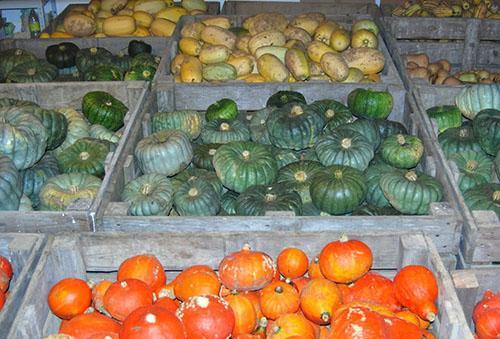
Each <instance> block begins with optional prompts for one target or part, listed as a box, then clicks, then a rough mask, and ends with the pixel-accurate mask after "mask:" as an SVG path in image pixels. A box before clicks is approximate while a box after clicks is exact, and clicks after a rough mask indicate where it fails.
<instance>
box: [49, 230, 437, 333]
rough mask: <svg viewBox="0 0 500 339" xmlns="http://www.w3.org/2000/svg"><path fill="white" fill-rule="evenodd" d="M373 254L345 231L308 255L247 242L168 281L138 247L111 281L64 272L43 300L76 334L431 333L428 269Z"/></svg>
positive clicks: (432, 292)
mask: <svg viewBox="0 0 500 339" xmlns="http://www.w3.org/2000/svg"><path fill="white" fill-rule="evenodd" d="M372 261H373V256H372V252H371V250H370V248H369V247H368V246H367V245H366V244H365V243H363V242H361V241H359V240H348V239H347V238H345V237H343V238H342V239H340V240H337V241H333V242H331V243H329V244H327V245H326V246H325V247H324V248H323V249H322V251H321V253H320V254H319V255H318V257H316V258H314V259H313V260H312V261H309V259H308V257H307V256H306V254H305V253H304V252H303V251H302V250H300V249H297V248H286V249H284V250H283V251H281V253H280V254H279V255H278V258H277V260H276V263H275V262H274V261H273V259H272V258H271V257H270V256H268V255H267V254H265V253H263V252H258V251H253V250H251V249H250V248H249V247H248V246H245V247H244V248H243V249H242V250H241V251H238V252H235V253H231V254H229V255H227V256H226V257H224V258H223V259H222V261H221V262H220V264H219V267H218V272H216V271H214V270H213V269H212V268H211V267H209V266H204V265H195V266H191V267H189V268H187V269H185V270H184V271H182V272H181V273H180V274H179V275H178V276H177V277H175V279H173V280H172V281H170V282H167V277H166V275H165V271H164V268H163V266H162V264H161V263H160V261H159V260H158V259H157V258H156V257H154V256H152V255H138V256H135V257H132V258H129V259H127V260H125V261H124V262H123V263H122V264H121V265H120V267H119V269H118V273H117V277H116V281H115V282H112V281H107V280H103V281H100V282H99V283H97V284H95V285H93V286H89V285H88V284H87V282H85V281H83V280H80V279H74V278H70V279H64V280H61V281H60V282H58V283H57V284H56V285H54V286H53V287H52V289H51V291H50V293H49V296H48V303H49V306H50V309H51V310H52V312H53V313H54V314H55V315H56V316H58V317H60V318H62V319H63V321H62V323H61V327H60V332H59V333H61V334H66V335H69V336H72V337H74V338H104V337H106V338H112V339H113V338H121V339H124V338H125V339H129V338H172V339H177V338H190V339H191V338H193V339H194V338H207V339H210V338H214V339H215V338H229V337H231V338H237V339H260V338H276V339H277V338H289V339H291V338H302V339H315V338H388V339H390V338H405V339H406V338H407V339H411V338H418V339H422V338H434V336H433V335H432V334H431V333H430V332H429V331H428V330H427V328H428V326H429V324H430V322H432V321H434V319H435V317H436V314H437V312H438V310H437V307H436V304H435V302H436V299H437V296H438V287H437V282H436V279H435V277H434V275H433V273H432V272H431V271H430V270H429V269H427V268H426V267H424V266H417V265H412V266H406V267H404V268H402V269H401V270H400V271H399V272H398V273H397V274H396V276H395V277H394V279H393V280H390V279H388V278H386V277H384V276H382V275H380V274H378V273H375V272H370V268H371V266H372Z"/></svg>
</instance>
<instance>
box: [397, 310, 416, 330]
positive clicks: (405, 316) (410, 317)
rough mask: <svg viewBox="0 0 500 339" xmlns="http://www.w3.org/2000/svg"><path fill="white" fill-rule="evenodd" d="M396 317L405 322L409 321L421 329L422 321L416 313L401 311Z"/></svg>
mask: <svg viewBox="0 0 500 339" xmlns="http://www.w3.org/2000/svg"><path fill="white" fill-rule="evenodd" d="M396 317H397V318H399V319H402V320H404V321H407V322H409V323H410V324H413V325H416V326H418V327H420V319H419V317H418V315H416V314H415V313H413V312H411V311H408V310H404V311H400V312H398V313H396Z"/></svg>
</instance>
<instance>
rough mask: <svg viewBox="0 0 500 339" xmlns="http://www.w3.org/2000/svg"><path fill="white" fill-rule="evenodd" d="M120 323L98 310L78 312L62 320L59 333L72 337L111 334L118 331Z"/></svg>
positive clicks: (85, 337) (95, 336)
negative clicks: (70, 317)
mask: <svg viewBox="0 0 500 339" xmlns="http://www.w3.org/2000/svg"><path fill="white" fill-rule="evenodd" d="M120 327H121V326H120V325H119V324H118V323H117V322H116V321H114V320H113V319H110V318H108V317H106V316H104V315H102V314H100V313H99V312H92V313H89V314H79V315H77V316H75V317H74V318H72V319H71V320H68V321H63V322H62V323H61V327H60V328H59V333H60V334H66V335H69V336H72V337H73V338H74V339H88V338H97V336H101V337H103V338H104V337H105V336H107V335H108V336H113V335H115V336H116V335H118V334H119V332H120Z"/></svg>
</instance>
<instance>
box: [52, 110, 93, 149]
mask: <svg viewBox="0 0 500 339" xmlns="http://www.w3.org/2000/svg"><path fill="white" fill-rule="evenodd" d="M57 111H58V112H59V113H61V114H62V115H64V116H65V117H66V120H67V122H68V131H67V133H66V139H65V140H64V142H63V143H62V144H61V146H59V147H58V148H57V149H56V150H55V152H56V153H60V152H61V151H63V150H65V149H66V148H68V147H69V146H71V145H73V144H74V143H75V142H76V141H77V140H78V139H81V138H86V137H89V136H90V125H89V123H88V122H87V119H85V117H84V116H83V115H82V114H81V113H80V112H78V111H76V110H75V109H73V108H60V109H58V110H57Z"/></svg>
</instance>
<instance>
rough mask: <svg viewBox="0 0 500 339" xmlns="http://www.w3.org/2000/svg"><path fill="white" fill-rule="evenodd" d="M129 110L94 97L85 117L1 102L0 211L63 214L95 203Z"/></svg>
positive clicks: (88, 98) (86, 100) (86, 102)
mask: <svg viewBox="0 0 500 339" xmlns="http://www.w3.org/2000/svg"><path fill="white" fill-rule="evenodd" d="M127 111H128V108H127V107H126V106H125V105H124V104H123V103H122V102H121V101H119V100H118V99H116V98H114V97H113V96H112V95H110V94H108V93H106V92H89V93H87V94H86V95H85V96H84V97H83V98H82V109H81V112H79V111H77V110H75V109H73V108H60V109H45V108H42V107H39V106H38V105H37V104H36V103H33V102H29V101H22V100H17V99H12V98H0V210H21V211H32V210H50V211H64V210H66V209H67V207H68V206H70V205H71V204H72V203H73V202H75V201H76V200H78V199H93V198H94V197H95V196H96V195H97V192H98V190H99V188H100V186H101V180H102V178H103V177H104V174H105V169H104V163H105V160H106V157H107V155H108V153H109V152H113V151H114V150H115V148H116V144H117V143H118V141H119V139H120V135H121V132H120V130H121V128H122V126H123V120H124V117H125V114H126V113H127Z"/></svg>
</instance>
